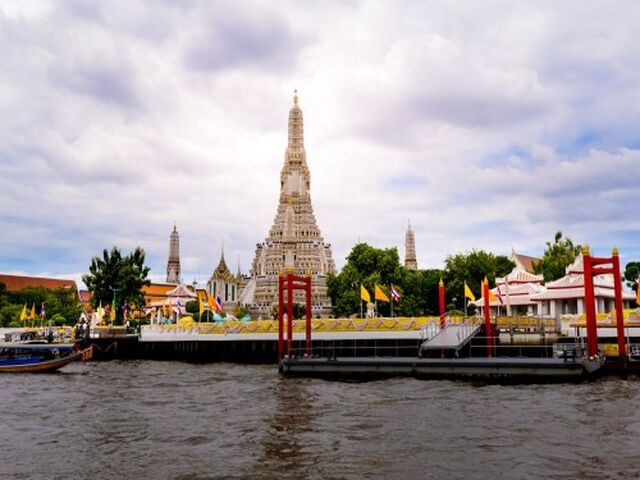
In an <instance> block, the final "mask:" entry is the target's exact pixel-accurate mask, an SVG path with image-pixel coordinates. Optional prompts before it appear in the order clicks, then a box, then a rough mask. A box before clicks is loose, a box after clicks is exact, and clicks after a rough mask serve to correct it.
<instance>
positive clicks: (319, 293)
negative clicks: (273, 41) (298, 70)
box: [241, 92, 335, 318]
mask: <svg viewBox="0 0 640 480" xmlns="http://www.w3.org/2000/svg"><path fill="white" fill-rule="evenodd" d="M310 185H311V175H310V173H309V167H308V166H307V155H306V152H305V149H304V126H303V119H302V110H301V109H300V107H299V106H298V95H297V92H295V93H294V97H293V106H292V107H291V110H289V141H288V144H287V150H286V152H285V159H284V166H283V167H282V171H281V173H280V201H279V204H278V212H277V213H276V218H275V220H274V222H273V226H272V227H271V230H269V235H268V236H267V238H266V239H265V241H264V242H263V243H259V244H258V245H257V248H256V256H255V259H254V260H253V264H252V266H251V276H252V278H251V281H250V282H249V284H248V285H247V286H246V287H245V289H244V292H243V295H242V297H243V298H242V299H241V300H243V301H244V302H243V303H246V304H248V305H249V307H250V310H251V312H252V314H253V315H254V317H257V316H262V317H263V318H268V317H270V315H271V309H272V306H273V305H277V303H278V275H279V274H280V273H281V272H287V271H292V272H294V273H297V274H300V275H306V274H311V276H312V282H313V290H312V309H313V312H312V314H313V316H314V317H318V316H327V315H329V314H330V313H331V300H330V299H329V297H328V295H327V285H326V279H327V275H328V274H329V273H332V272H334V270H335V264H334V262H333V258H332V255H331V245H330V244H327V243H324V240H323V238H322V234H321V233H320V229H319V228H318V225H317V223H316V218H315V216H314V215H313V207H312V205H311V192H310ZM251 297H253V298H251ZM296 301H297V302H300V303H302V304H303V303H304V301H303V299H302V298H300V299H298V298H297V297H296Z"/></svg>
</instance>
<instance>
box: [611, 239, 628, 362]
mask: <svg viewBox="0 0 640 480" xmlns="http://www.w3.org/2000/svg"><path fill="white" fill-rule="evenodd" d="M611 260H612V262H611V263H612V264H613V283H614V292H615V307H616V333H617V334H618V355H619V358H620V361H621V362H626V360H627V344H626V341H625V338H624V310H623V306H622V278H621V277H620V257H619V256H618V249H617V248H614V249H613V255H612V258H611Z"/></svg>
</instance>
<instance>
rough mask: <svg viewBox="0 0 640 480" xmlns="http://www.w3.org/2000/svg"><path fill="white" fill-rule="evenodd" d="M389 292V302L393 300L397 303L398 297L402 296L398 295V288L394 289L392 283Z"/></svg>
mask: <svg viewBox="0 0 640 480" xmlns="http://www.w3.org/2000/svg"><path fill="white" fill-rule="evenodd" d="M389 291H390V292H391V300H393V301H394V302H399V301H400V297H402V294H401V293H400V290H398V287H396V286H395V285H394V284H393V283H392V284H391V286H390V288H389Z"/></svg>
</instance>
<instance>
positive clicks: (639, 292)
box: [636, 278, 640, 308]
mask: <svg viewBox="0 0 640 480" xmlns="http://www.w3.org/2000/svg"><path fill="white" fill-rule="evenodd" d="M636 304H637V305H638V308H640V278H638V286H637V287H636Z"/></svg>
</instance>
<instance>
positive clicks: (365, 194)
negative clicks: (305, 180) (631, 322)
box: [0, 0, 640, 280]
mask: <svg viewBox="0 0 640 480" xmlns="http://www.w3.org/2000/svg"><path fill="white" fill-rule="evenodd" d="M20 5H21V7H20V8H17V7H16V4H15V3H14V2H8V3H0V105H2V107H3V108H2V109H0V211H1V212H2V213H0V228H1V229H2V232H3V235H2V236H1V237H0V247H1V249H0V251H2V254H0V269H2V270H12V271H13V270H20V271H25V272H30V273H36V272H49V273H51V274H58V275H59V274H61V273H64V272H78V273H81V272H83V271H84V270H85V269H86V268H87V266H88V265H89V262H90V257H91V256H92V255H95V254H97V253H99V252H100V251H101V250H102V248H105V247H107V248H110V247H111V246H112V245H113V244H117V245H119V246H121V247H123V248H125V249H129V248H132V247H134V246H136V245H141V246H143V247H144V248H145V250H146V251H147V252H148V258H149V262H150V264H151V266H152V268H153V274H154V275H155V276H157V278H161V277H162V275H163V272H164V268H165V262H166V255H167V250H168V236H169V233H170V231H171V228H172V224H173V222H174V221H176V222H177V224H178V228H179V230H180V233H181V240H182V242H181V245H182V253H183V264H184V268H185V275H184V276H185V278H186V279H189V280H190V279H191V278H193V277H194V276H200V277H201V278H204V277H205V276H207V275H209V274H210V272H211V270H212V269H213V268H214V266H215V265H216V264H217V261H218V256H219V251H220V245H221V243H222V241H223V240H224V242H225V252H226V256H227V260H228V263H229V264H230V265H231V266H232V268H233V269H235V263H236V262H237V259H238V257H239V259H240V263H241V265H242V267H243V269H244V270H245V271H246V270H247V269H248V267H249V265H250V263H251V260H252V257H253V250H254V248H255V244H256V243H257V242H260V241H262V240H263V239H264V237H265V235H266V233H267V231H268V228H269V226H270V224H271V222H272V220H273V216H274V215H275V210H276V204H277V199H278V178H279V172H280V168H281V166H282V162H283V159H284V149H285V146H286V122H287V112H288V109H289V106H290V102H291V92H292V90H293V88H296V87H297V88H298V89H299V91H300V99H301V100H300V102H301V106H302V109H303V111H304V115H305V133H306V146H307V155H308V161H309V165H310V168H311V173H312V199H313V201H314V207H315V213H316V217H317V219H318V222H319V225H320V228H321V230H322V232H323V234H324V236H325V239H326V241H328V242H331V243H332V244H333V247H334V255H335V257H336V260H337V263H338V264H339V265H340V264H342V262H343V259H344V257H345V255H346V254H347V253H348V251H349V250H350V248H351V247H352V245H353V244H354V243H355V242H356V241H357V240H358V239H361V240H363V241H368V242H370V243H372V244H375V245H379V246H398V247H400V252H401V255H402V254H403V247H402V244H403V241H404V232H405V228H406V222H407V220H408V219H411V222H412V225H413V226H414V229H415V230H416V238H417V247H418V260H419V263H420V264H421V266H429V267H439V266H441V265H442V261H443V259H444V257H445V256H446V255H447V254H448V253H455V252H456V251H459V250H468V249H471V248H475V247H478V248H486V249H490V250H493V251H496V252H499V253H508V252H509V251H510V249H511V247H512V246H513V247H515V248H516V249H520V250H525V251H526V252H528V253H541V250H542V248H543V246H544V242H545V241H546V240H547V239H550V238H552V236H553V234H554V233H555V231H556V230H558V229H561V230H563V231H564V232H565V233H566V234H569V235H570V236H572V237H574V239H575V240H576V241H578V242H586V243H590V244H592V245H594V246H595V247H596V248H601V249H603V251H604V250H606V249H610V247H611V246H612V245H613V244H618V245H619V246H620V247H621V250H622V253H623V255H624V258H623V260H624V259H629V260H630V259H634V258H636V259H637V258H638V257H640V224H639V223H638V220H637V214H636V210H637V208H635V205H634V202H635V195H634V193H635V190H634V185H635V184H636V183H637V182H636V180H637V178H638V173H640V172H639V171H638V168H639V167H638V166H639V165H640V158H639V155H640V152H639V150H638V149H640V138H639V137H638V134H637V128H635V126H636V125H638V121H639V120H640V118H638V117H639V114H638V111H637V108H635V105H637V104H638V101H639V100H640V88H639V87H638V85H640V82H639V80H640V78H639V77H640V68H639V67H640V65H639V64H638V63H639V62H640V60H638V59H639V58H640V55H638V54H639V53H640V52H639V51H638V49H639V48H640V47H638V45H640V42H639V41H638V35H637V33H636V31H637V29H636V25H637V24H638V20H640V9H639V7H638V6H636V5H635V4H634V3H631V2H618V3H615V5H612V6H609V5H607V7H606V8H605V7H604V6H601V5H597V4H588V5H587V4H584V3H583V2H564V3H563V4H562V5H558V4H556V3H555V2H543V3H537V4H528V3H516V4H510V5H505V4H504V3H503V2H493V1H485V2H475V3H474V5H473V7H470V6H469V5H467V4H457V3H451V4H447V5H444V4H442V3H440V2H406V3H402V4H396V3H386V4H385V3H380V2H337V1H336V2H323V3H322V4H306V3H305V4H300V3H296V2H284V3H280V4H278V5H277V6H270V7H269V8H266V7H265V5H264V4H261V3H259V2H258V3H250V4H249V3H243V4H242V5H240V6H237V5H235V4H233V3H231V2H213V3H211V2H204V1H195V0H194V1H191V2H185V3H180V4H174V3H173V2H155V3H154V4H153V5H150V4H135V5H134V4H131V3H130V2H124V1H123V2H120V1H114V2H84V1H74V2H65V3H64V4H61V3H47V2H42V3H40V2H33V3H29V4H27V3H23V2H20ZM23 5H24V6H23Z"/></svg>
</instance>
